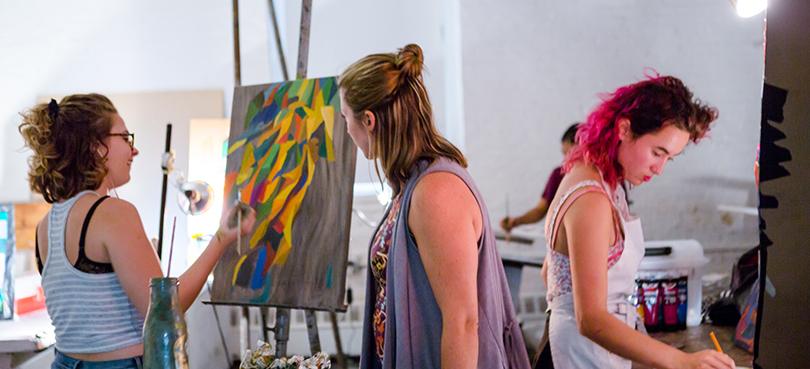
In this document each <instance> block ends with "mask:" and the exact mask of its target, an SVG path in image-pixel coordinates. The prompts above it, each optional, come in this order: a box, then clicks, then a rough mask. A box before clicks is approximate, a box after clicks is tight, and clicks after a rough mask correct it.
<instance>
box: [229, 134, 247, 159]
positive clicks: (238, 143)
mask: <svg viewBox="0 0 810 369" xmlns="http://www.w3.org/2000/svg"><path fill="white" fill-rule="evenodd" d="M245 142H247V138H243V139H241V140H239V141H236V142H234V143H233V145H232V146H231V147H229V148H228V156H230V155H231V154H233V152H234V151H236V150H238V149H239V148H240V147H242V145H244V144H245Z"/></svg>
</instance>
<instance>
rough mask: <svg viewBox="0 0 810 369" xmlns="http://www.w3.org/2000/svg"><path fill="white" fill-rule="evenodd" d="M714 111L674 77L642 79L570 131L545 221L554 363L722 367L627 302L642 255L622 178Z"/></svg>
mask: <svg viewBox="0 0 810 369" xmlns="http://www.w3.org/2000/svg"><path fill="white" fill-rule="evenodd" d="M715 119H717V110H716V109H715V108H711V107H709V106H707V105H705V104H703V103H701V102H700V100H697V99H693V97H692V93H691V92H690V91H689V89H688V88H687V87H686V86H684V84H683V83H682V82H681V81H680V80H679V79H677V78H675V77H669V76H664V77H659V76H655V77H649V78H648V79H646V80H643V81H641V82H638V83H635V84H632V85H629V86H625V87H621V88H619V89H618V90H616V91H615V92H614V93H612V94H607V95H605V96H603V102H602V103H601V104H600V105H599V106H597V107H596V109H594V111H593V112H591V114H590V115H589V116H588V119H587V121H586V122H585V123H584V124H582V125H581V126H580V128H579V130H578V132H577V144H578V145H577V146H576V147H574V148H573V149H572V150H571V153H570V154H569V155H568V157H567V158H566V160H565V163H564V165H563V167H564V170H565V171H566V173H567V174H566V175H565V177H564V178H563V180H562V182H561V183H560V187H559V190H558V191H557V193H556V195H555V196H554V199H553V200H552V202H551V206H550V209H551V210H550V212H549V214H548V216H547V217H546V228H545V229H546V247H547V249H548V253H547V256H546V263H545V265H544V268H543V278H544V279H545V280H546V281H547V286H548V296H547V299H548V302H549V307H550V309H551V316H550V321H549V326H548V328H549V332H548V333H549V336H548V337H549V341H550V344H551V356H552V360H553V362H554V367H555V368H557V369H566V368H627V369H630V367H631V360H632V361H636V362H640V363H643V364H646V365H650V366H653V367H657V368H730V369H733V368H734V367H735V366H734V361H733V360H732V359H731V358H729V357H728V356H727V355H725V354H721V353H719V352H716V351H713V350H705V351H700V352H697V353H692V354H687V353H684V352H682V351H680V350H677V349H675V348H673V347H671V346H669V345H666V344H664V343H662V342H659V341H657V340H655V339H652V338H650V337H648V336H646V335H645V334H644V333H641V332H639V331H637V330H636V329H637V328H638V329H642V330H643V323H641V321H640V318H639V316H638V313H637V312H636V310H635V308H634V307H633V306H632V305H630V304H629V303H628V299H627V297H628V296H629V295H630V294H632V293H633V287H634V278H635V274H636V272H637V270H638V267H639V264H640V263H641V258H642V257H643V256H644V238H643V235H642V231H641V223H640V220H639V219H638V218H636V217H635V216H633V215H632V214H631V213H630V212H629V211H628V208H627V202H626V198H625V194H624V189H623V188H622V186H621V185H620V184H621V182H623V181H627V182H629V184H630V185H632V186H638V185H641V184H642V183H644V182H647V181H649V180H651V179H652V177H653V176H655V175H661V173H662V172H663V170H664V166H665V165H666V163H667V162H668V161H670V160H672V158H673V157H675V156H676V155H678V154H680V153H681V151H682V150H683V149H684V147H685V146H686V145H687V143H689V142H690V141H691V142H693V143H697V142H698V141H699V140H700V139H701V138H703V137H704V136H705V135H706V133H707V132H708V130H709V125H710V123H711V122H712V121H714V120H715Z"/></svg>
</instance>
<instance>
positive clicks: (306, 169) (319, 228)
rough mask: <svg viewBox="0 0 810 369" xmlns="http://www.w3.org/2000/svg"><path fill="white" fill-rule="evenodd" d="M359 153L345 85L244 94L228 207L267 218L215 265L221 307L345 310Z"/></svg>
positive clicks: (240, 93) (293, 84)
mask: <svg viewBox="0 0 810 369" xmlns="http://www.w3.org/2000/svg"><path fill="white" fill-rule="evenodd" d="M356 155H357V149H356V147H355V146H354V143H353V142H352V140H351V137H349V135H348V133H347V130H346V122H345V120H344V118H343V116H342V115H341V113H340V98H339V94H338V86H337V80H336V78H334V77H327V78H319V79H303V80H295V81H290V82H283V83H275V84H267V85H257V86H246V87H237V88H236V90H235V91H234V104H233V113H232V120H231V129H230V137H229V141H228V151H227V164H226V175H225V189H224V195H223V196H224V203H225V204H232V203H233V201H234V199H236V198H237V196H241V197H240V199H241V201H243V202H245V203H247V204H249V205H250V206H251V207H252V208H253V209H255V210H256V213H257V216H256V224H255V226H254V230H253V231H252V232H251V234H250V235H248V236H247V237H243V238H242V240H241V244H239V245H236V244H234V245H232V246H231V247H229V248H228V250H226V251H225V253H224V255H223V256H222V258H221V259H220V260H219V263H218V264H217V266H216V267H215V268H214V284H213V289H212V293H211V301H212V302H213V303H232V304H247V305H265V306H277V307H293V308H307V309H317V310H331V311H344V310H345V307H344V306H343V300H344V290H345V284H346V264H347V261H348V247H349V227H350V220H351V219H350V217H351V207H352V194H353V192H352V190H353V184H354V166H355V161H356Z"/></svg>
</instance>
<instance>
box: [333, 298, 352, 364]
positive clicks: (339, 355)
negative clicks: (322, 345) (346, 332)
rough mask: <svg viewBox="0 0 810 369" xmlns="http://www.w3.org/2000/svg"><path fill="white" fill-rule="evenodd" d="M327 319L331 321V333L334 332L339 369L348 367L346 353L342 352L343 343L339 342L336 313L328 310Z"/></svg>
mask: <svg viewBox="0 0 810 369" xmlns="http://www.w3.org/2000/svg"><path fill="white" fill-rule="evenodd" d="M329 320H330V321H331V322H332V333H334V334H335V348H336V350H337V362H338V367H340V369H348V367H346V355H344V354H343V344H342V343H341V342H340V330H339V329H338V323H337V314H336V313H335V312H333V311H330V312H329Z"/></svg>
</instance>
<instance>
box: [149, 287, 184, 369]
mask: <svg viewBox="0 0 810 369" xmlns="http://www.w3.org/2000/svg"><path fill="white" fill-rule="evenodd" d="M177 285H178V280H177V278H152V279H151V280H150V282H149V288H150V290H151V297H150V299H149V310H148V311H147V313H146V322H145V323H144V325H143V364H144V369H188V356H187V355H186V345H187V342H188V333H187V332H186V321H185V319H183V310H182V308H181V307H180V296H179V295H178V294H177Z"/></svg>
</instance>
